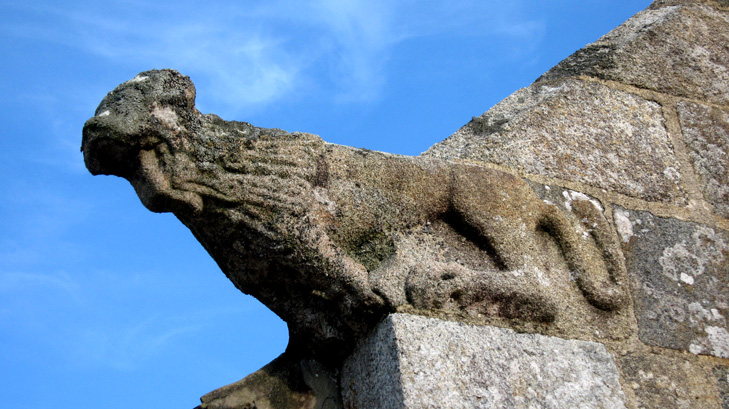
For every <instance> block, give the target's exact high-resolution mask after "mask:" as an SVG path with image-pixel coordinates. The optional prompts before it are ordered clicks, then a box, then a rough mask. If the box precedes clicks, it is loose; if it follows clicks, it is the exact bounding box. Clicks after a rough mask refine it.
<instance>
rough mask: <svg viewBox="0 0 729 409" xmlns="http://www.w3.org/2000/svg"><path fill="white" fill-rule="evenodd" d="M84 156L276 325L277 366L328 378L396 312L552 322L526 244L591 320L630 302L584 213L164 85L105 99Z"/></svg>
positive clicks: (501, 182) (616, 259)
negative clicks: (253, 118) (282, 354)
mask: <svg viewBox="0 0 729 409" xmlns="http://www.w3.org/2000/svg"><path fill="white" fill-rule="evenodd" d="M82 150H83V153H84V159H85V162H86V166H87V167H88V169H89V170H90V171H91V173H93V174H95V175H96V174H106V175H117V176H121V177H124V178H126V179H127V180H129V182H131V184H132V185H133V186H134V189H135V190H136V192H137V194H138V195H139V197H140V199H141V201H142V203H143V204H144V205H145V206H146V207H147V208H148V209H149V210H151V211H154V212H173V213H174V214H175V215H176V216H177V217H178V219H179V220H180V221H181V222H182V223H184V224H185V225H186V226H187V227H188V228H190V230H191V231H192V232H193V234H194V235H195V237H196V238H197V239H198V240H199V241H200V243H202V245H203V246H204V247H205V249H206V250H207V251H208V253H210V255H211V256H212V257H213V258H214V259H215V261H216V262H217V263H218V265H219V266H220V268H221V269H222V271H223V272H224V273H225V274H226V275H227V277H228V278H229V279H230V280H231V281H232V282H233V283H234V284H235V286H236V287H237V288H239V289H240V290H241V291H243V292H244V293H246V294H251V295H253V296H254V297H256V298H257V299H258V300H260V301H261V302H263V303H264V304H265V305H266V306H268V307H269V308H270V309H271V310H273V311H274V312H275V313H276V314H278V315H279V316H280V317H281V318H282V319H283V320H284V321H286V322H287V324H288V326H289V332H290V342H289V348H288V349H287V354H289V355H293V356H297V357H300V358H311V359H314V360H316V361H317V362H322V363H323V364H324V365H325V366H331V367H336V365H338V363H341V360H342V359H343V358H344V357H346V355H347V354H348V353H349V352H350V351H351V349H352V348H353V345H354V343H355V342H356V341H357V340H358V339H359V338H360V337H362V336H363V335H365V334H366V333H367V332H368V331H369V330H370V329H372V328H373V327H374V325H375V324H376V323H377V322H378V321H379V320H380V319H381V318H382V317H383V316H384V315H385V314H386V313H388V312H392V311H395V310H396V309H398V308H399V307H401V306H404V305H407V306H410V307H412V308H414V309H416V310H418V309H419V310H426V311H427V310H439V309H440V310H452V311H468V312H469V313H472V314H482V315H486V316H498V317H504V318H506V319H517V320H525V321H535V322H542V323H549V322H551V321H552V320H554V318H555V316H556V315H557V314H558V313H559V311H558V310H559V309H558V308H557V302H556V300H555V299H554V297H558V296H559V295H558V294H554V293H553V292H551V291H550V289H549V280H548V278H547V277H545V276H544V275H545V273H544V270H543V269H542V268H540V258H539V256H538V254H539V252H540V250H539V246H538V245H537V244H536V239H535V235H536V232H537V231H541V232H546V233H547V234H548V235H549V236H550V237H551V238H552V239H553V240H554V241H555V242H556V243H557V245H558V246H557V247H558V248H559V249H560V251H561V254H562V255H563V257H564V260H565V261H566V264H567V266H568V267H569V269H570V271H571V272H572V274H573V277H574V282H575V286H576V288H577V289H578V290H579V291H580V292H581V293H582V295H583V296H584V298H585V299H586V300H587V301H588V302H589V303H590V304H592V305H593V306H594V307H595V308H598V309H601V310H606V311H609V310H613V309H616V308H619V307H620V306H621V305H622V304H623V303H624V302H625V299H626V293H625V288H624V287H625V285H624V282H623V281H624V275H625V272H624V266H623V261H622V258H621V255H620V254H619V252H618V250H617V246H616V244H615V240H614V238H613V237H614V234H613V233H612V232H611V230H610V228H609V227H608V224H607V221H606V220H605V219H604V216H603V215H602V213H601V212H600V210H599V209H598V208H597V207H596V206H594V205H593V204H592V203H591V202H590V201H589V200H577V201H574V202H573V203H572V212H573V213H574V214H573V215H571V216H570V215H566V214H565V211H563V210H560V209H558V208H557V206H555V205H552V204H549V203H547V202H545V201H543V200H541V199H540V198H538V197H537V195H536V194H535V193H534V191H533V190H532V188H531V187H530V186H529V184H527V183H526V182H525V181H524V180H522V179H520V178H519V177H516V176H514V175H511V174H509V173H506V172H503V171H500V170H495V169H491V168H487V167H484V166H479V165H476V164H469V163H456V162H449V161H443V160H437V159H429V158H424V157H407V156H399V155H392V154H386V153H380V152H373V151H369V150H365V149H355V148H350V147H346V146H341V145H335V144H330V143H326V142H324V141H323V140H322V139H321V138H319V137H318V136H316V135H312V134H308V133H299V132H295V133H288V132H285V131H282V130H279V129H263V128H257V127H254V126H252V125H250V124H248V123H244V122H235V121H224V120H222V119H221V118H219V117H218V116H215V115H211V114H206V115H204V114H201V113H200V112H199V111H197V109H195V88H194V86H193V84H192V82H191V81H190V79H189V78H188V77H186V76H183V75H181V74H179V73H177V72H176V71H173V70H153V71H147V72H143V73H141V74H139V75H137V76H136V77H135V78H133V79H131V80H129V81H127V82H125V83H123V84H121V85H120V86H119V87H117V88H116V89H115V90H113V91H112V92H110V93H109V94H108V95H107V96H106V97H105V98H104V99H103V101H102V102H101V104H100V105H99V107H98V109H97V110H96V113H95V116H94V117H93V118H91V119H89V120H88V121H87V122H86V124H85V126H84V129H83V144H82Z"/></svg>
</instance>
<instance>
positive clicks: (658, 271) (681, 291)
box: [615, 209, 729, 358]
mask: <svg viewBox="0 0 729 409" xmlns="http://www.w3.org/2000/svg"><path fill="white" fill-rule="evenodd" d="M615 219H616V222H617V223H618V224H619V225H620V226H621V227H620V232H621V235H622V236H623V239H624V241H625V243H624V251H625V255H626V259H627V261H626V262H627V265H628V271H629V274H630V276H631V279H632V284H633V285H632V287H633V298H634V303H635V304H634V308H635V311H636V315H637V317H638V334H639V337H640V339H641V341H643V342H645V343H648V344H652V345H657V346H662V347H666V348H673V349H679V350H685V351H690V352H692V353H695V354H707V355H714V356H718V357H723V358H729V332H728V331H727V328H729V327H728V325H729V323H728V322H727V316H728V315H729V234H727V232H725V231H722V230H715V229H712V228H710V227H708V226H703V225H700V224H695V223H688V222H683V221H679V220H676V219H671V218H660V217H656V216H653V215H652V214H650V213H648V212H633V211H629V210H622V209H618V210H617V211H616V212H615Z"/></svg>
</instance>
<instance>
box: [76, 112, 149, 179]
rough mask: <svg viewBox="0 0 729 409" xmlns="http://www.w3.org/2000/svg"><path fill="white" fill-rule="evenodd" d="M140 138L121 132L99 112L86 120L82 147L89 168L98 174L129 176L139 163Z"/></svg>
mask: <svg viewBox="0 0 729 409" xmlns="http://www.w3.org/2000/svg"><path fill="white" fill-rule="evenodd" d="M140 146H141V144H140V141H135V140H134V139H132V138H130V137H129V135H128V134H126V132H119V130H117V129H115V127H114V126H113V124H111V123H109V121H105V120H104V118H103V117H99V116H95V117H93V118H91V119H89V120H88V121H86V124H84V128H83V140H82V142H81V151H82V152H83V154H84V162H85V163H86V168H87V169H88V170H89V171H90V172H91V173H92V174H94V175H115V176H121V177H128V176H129V175H130V174H131V173H132V172H133V170H134V168H135V166H136V158H137V156H138V153H139V150H140Z"/></svg>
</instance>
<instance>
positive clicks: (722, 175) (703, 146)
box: [677, 102, 729, 218]
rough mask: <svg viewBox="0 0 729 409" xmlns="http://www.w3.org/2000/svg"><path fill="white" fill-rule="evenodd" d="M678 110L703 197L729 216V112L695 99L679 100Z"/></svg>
mask: <svg viewBox="0 0 729 409" xmlns="http://www.w3.org/2000/svg"><path fill="white" fill-rule="evenodd" d="M677 110H678V115H679V119H680V121H681V130H682V132H683V137H684V139H685V140H686V143H687V145H688V146H689V148H690V152H689V154H690V156H691V160H692V161H693V164H694V168H695V169H696V172H698V174H699V178H700V180H701V187H702V190H703V193H704V197H705V198H706V199H707V200H708V201H709V202H710V203H711V204H712V205H713V206H714V210H715V211H716V213H718V214H719V215H720V216H722V217H725V218H729V157H727V152H729V112H726V111H723V110H720V109H717V108H713V107H709V106H706V105H702V104H697V103H695V102H680V103H678V104H677Z"/></svg>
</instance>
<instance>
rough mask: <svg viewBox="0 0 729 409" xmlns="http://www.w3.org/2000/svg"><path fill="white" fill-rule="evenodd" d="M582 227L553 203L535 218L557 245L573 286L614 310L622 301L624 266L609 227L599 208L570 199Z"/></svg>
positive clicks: (600, 304)
mask: <svg viewBox="0 0 729 409" xmlns="http://www.w3.org/2000/svg"><path fill="white" fill-rule="evenodd" d="M572 208H573V210H574V212H575V214H576V215H577V216H578V217H580V218H581V223H582V224H583V227H585V228H586V229H587V230H583V229H582V228H580V226H577V225H575V224H574V223H572V222H570V221H569V219H568V218H567V217H566V216H565V215H564V214H563V213H562V212H561V211H560V210H559V209H557V207H556V206H554V205H546V204H545V205H544V206H543V210H542V216H541V219H540V221H539V223H540V227H542V228H543V229H544V230H546V231H548V232H549V233H550V234H551V235H552V236H553V237H554V238H555V240H556V241H557V243H558V244H559V246H560V248H561V250H562V253H563V254H564V257H565V259H566V261H567V265H568V266H569V268H570V270H571V271H573V272H574V274H575V279H576V282H577V286H578V288H579V289H580V291H581V292H582V294H583V295H584V297H585V298H586V299H587V300H588V301H589V302H590V303H591V304H592V305H594V306H595V307H597V308H600V309H602V310H606V311H610V310H615V309H617V308H619V307H620V306H622V305H623V304H624V303H625V298H626V294H625V290H624V288H623V287H624V286H623V285H622V277H623V276H624V269H625V267H624V265H623V263H622V258H621V256H620V254H619V252H618V251H617V247H616V246H617V245H616V244H615V243H614V241H613V240H612V239H611V235H610V230H609V229H610V227H609V225H608V224H607V221H606V220H605V219H604V216H603V215H602V214H601V213H600V210H599V209H597V208H596V207H595V205H593V204H592V203H590V202H589V201H587V200H575V201H573V202H572Z"/></svg>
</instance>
